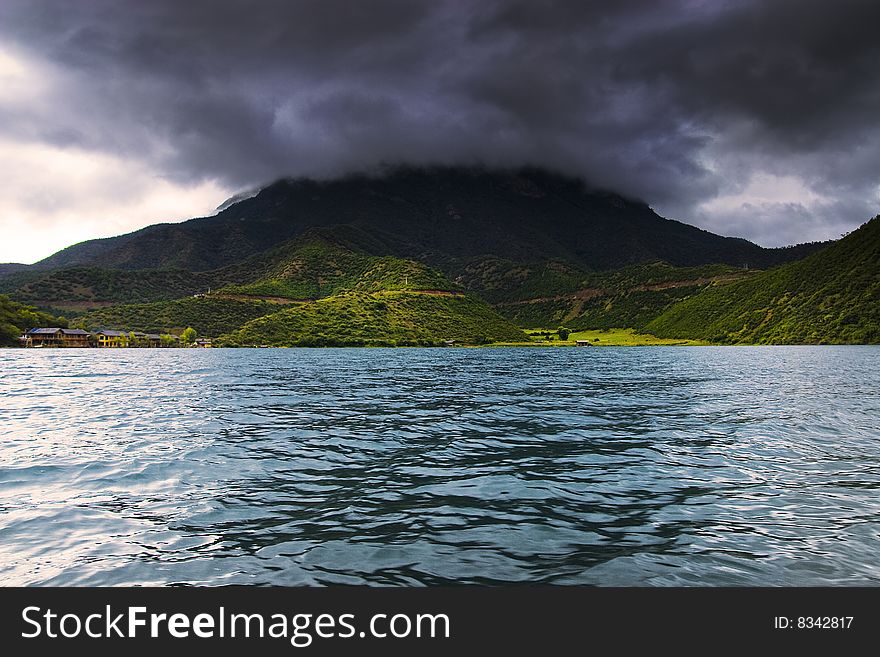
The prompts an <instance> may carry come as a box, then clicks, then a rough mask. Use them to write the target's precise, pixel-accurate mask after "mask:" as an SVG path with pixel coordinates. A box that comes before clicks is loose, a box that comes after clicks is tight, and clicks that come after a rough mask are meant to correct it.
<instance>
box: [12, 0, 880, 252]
mask: <svg viewBox="0 0 880 657" xmlns="http://www.w3.org/2000/svg"><path fill="white" fill-rule="evenodd" d="M878 26H880V3H878V2H874V1H872V0H861V1H853V0H833V1H832V0H826V1H823V2H817V1H813V0H761V1H756V2H748V1H747V0H737V1H735V2H733V1H731V2H724V1H722V0H676V1H672V0H670V1H663V0H643V1H637V0H615V1H614V2H607V1H601V2H598V1H597V2H588V1H585V0H579V1H570V2H561V1H559V2H556V1H548V0H522V1H514V0H497V1H493V0H473V1H466V0H457V1H451V0H450V1H443V0H430V1H420V0H348V1H345V2H342V1H334V0H307V1H296V0H283V1H282V0H277V1H275V0H248V1H245V0H238V1H234V2H233V1H232V0H210V1H208V0H187V1H186V2H181V1H180V0H149V1H143V2H140V1H138V2H135V1H134V0H132V1H129V2H125V1H118V0H117V1H110V0H77V1H75V2H74V1H71V0H2V1H0V179H2V181H3V187H2V194H0V262H4V261H17V262H32V261H34V260H37V259H39V258H42V257H45V256H47V255H49V254H50V253H52V252H54V251H56V250H57V249H59V248H62V247H64V246H67V245H69V244H71V243H74V242H78V241H82V240H85V239H89V238H93V237H102V236H109V235H115V234H119V233H122V232H127V231H129V230H133V229H135V228H139V227H141V226H144V225H147V224H150V223H156V222H160V221H178V220H182V219H186V218H189V217H192V216H199V215H203V214H210V213H211V211H212V210H213V208H215V207H216V206H217V205H219V204H220V203H221V202H222V201H223V200H225V199H226V198H227V197H228V196H231V195H232V194H234V193H236V192H238V191H241V190H242V189H247V188H251V187H253V186H257V185H261V184H265V183H268V182H270V181H272V180H274V179H277V178H279V177H281V176H285V175H315V176H331V175H335V174H337V173H339V172H343V171H349V170H352V169H366V168H370V167H373V166H375V165H376V164H377V163H381V162H386V163H395V162H414V163H465V164H473V163H486V164H490V165H504V166H509V165H518V164H536V165H545V166H550V167H554V168H557V169H561V170H563V171H565V172H568V173H571V174H575V175H578V176H580V177H583V178H585V179H586V180H588V181H590V182H591V183H593V184H594V185H597V186H601V187H606V188H609V189H612V190H616V191H619V192H621V193H624V194H626V195H629V196H633V197H638V198H641V199H642V200H644V201H646V202H647V203H649V204H650V205H651V206H652V207H653V208H654V209H655V210H657V211H658V212H659V213H660V214H662V215H664V216H666V217H669V218H674V219H679V220H682V221H686V222H688V223H692V224H696V225H698V226H701V227H704V228H707V229H709V230H712V231H714V232H717V233H721V234H724V235H736V236H743V237H746V238H749V239H751V240H753V241H756V242H758V243H759V244H762V245H765V246H776V245H782V244H790V243H795V242H802V241H811V240H821V239H828V238H834V237H838V236H839V235H840V233H843V232H845V231H848V230H851V229H852V228H854V227H856V226H858V225H859V224H861V223H863V222H864V221H866V220H867V219H869V218H870V217H872V216H874V215H875V214H877V213H878V212H880V31H878ZM37 231H39V233H37Z"/></svg>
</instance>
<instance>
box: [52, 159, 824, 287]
mask: <svg viewBox="0 0 880 657" xmlns="http://www.w3.org/2000/svg"><path fill="white" fill-rule="evenodd" d="M227 203H228V206H227V207H225V208H224V209H222V210H221V211H219V212H218V213H217V214H216V215H214V216H211V217H202V218H197V219H192V220H190V221H187V222H184V223H180V224H157V225H153V226H149V227H147V228H143V229H141V230H139V231H136V232H133V233H129V234H127V235H121V236H119V237H113V238H108V239H101V240H91V241H87V242H83V243H80V244H77V245H74V246H71V247H69V248H67V249H64V250H62V251H60V252H58V253H56V254H54V255H52V256H50V257H49V258H46V259H45V260H42V261H40V262H39V263H37V264H36V265H35V267H38V268H43V269H46V268H59V267H72V266H97V267H110V268H118V269H147V268H151V269H155V268H168V267H176V268H184V269H189V270H193V271H207V270H212V269H216V268H219V267H223V266H226V265H230V264H232V263H234V262H237V261H240V260H242V259H244V258H247V257H249V256H252V255H254V254H257V253H260V252H262V251H265V250H266V249H269V248H272V247H274V246H277V245H278V244H280V243H282V242H284V241H286V240H289V239H291V238H293V237H296V236H297V235H300V234H302V233H304V232H305V231H307V230H309V229H313V228H332V229H334V230H335V231H337V232H338V233H339V235H341V236H344V237H345V239H347V240H348V241H349V242H350V243H351V245H352V246H354V247H357V248H361V249H363V250H365V251H368V252H373V253H377V254H382V255H385V254H391V255H396V256H400V257H407V258H416V259H420V260H424V261H425V262H427V263H428V264H430V265H432V266H436V267H438V268H440V269H442V270H444V271H445V272H446V273H448V274H450V275H455V274H456V273H457V272H458V271H459V270H460V269H461V268H462V267H463V266H464V265H465V264H466V263H467V262H468V261H469V260H472V259H473V258H477V257H483V256H489V255H491V256H496V257H500V258H505V259H510V260H515V261H526V262H539V261H543V260H548V259H559V260H562V261H565V262H568V263H570V264H572V265H575V266H577V267H581V268H584V269H587V270H602V269H609V268H613V267H620V266H625V265H630V264H637V263H640V262H650V261H655V260H662V261H665V262H668V263H670V264H673V265H677V266H696V265H702V264H709V263H726V264H730V265H735V266H751V267H767V266H771V265H774V264H779V263H781V262H786V261H789V260H792V259H795V258H797V257H802V256H803V255H805V252H808V251H809V250H810V248H811V247H800V248H796V249H792V248H786V249H766V248H762V247H759V246H757V245H756V244H753V243H751V242H748V241H746V240H744V239H739V238H735V237H722V236H719V235H715V234H713V233H710V232H708V231H705V230H701V229H699V228H695V227H693V226H689V225H687V224H684V223H681V222H677V221H671V220H667V219H664V218H662V217H660V216H659V215H657V214H656V213H655V212H654V211H653V210H652V209H651V208H650V207H649V206H648V205H647V204H645V203H643V202H641V201H637V200H631V199H627V198H625V197H623V196H620V195H618V194H615V193H612V192H606V191H598V190H593V189H590V188H589V187H588V186H587V185H586V184H585V183H584V182H582V181H580V180H578V179H576V178H571V177H567V176H564V175H561V174H557V173H553V172H550V171H547V170H543V169H537V168H523V169H515V170H502V169H485V168H466V167H439V166H438V167H421V168H416V167H403V166H402V167H394V168H388V169H385V170H383V171H381V172H378V173H375V174H359V175H349V176H346V177H343V178H338V179H333V180H325V181H316V180H311V179H284V180H279V181H277V182H275V183H273V184H270V185H268V186H266V187H264V188H262V189H261V190H260V191H259V192H258V193H256V194H255V195H253V196H251V195H250V194H246V195H244V198H242V200H236V199H235V198H233V199H230V201H229V202H227ZM224 205H227V204H224ZM221 207H222V206H221Z"/></svg>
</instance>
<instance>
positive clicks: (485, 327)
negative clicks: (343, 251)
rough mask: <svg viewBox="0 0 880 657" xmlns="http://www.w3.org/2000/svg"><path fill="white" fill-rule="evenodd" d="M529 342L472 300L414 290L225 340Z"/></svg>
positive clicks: (279, 320)
mask: <svg viewBox="0 0 880 657" xmlns="http://www.w3.org/2000/svg"><path fill="white" fill-rule="evenodd" d="M445 340H457V341H459V342H463V343H467V344H486V343H490V342H503V341H528V337H527V336H526V335H525V334H524V333H523V332H522V331H521V330H520V329H518V328H516V327H515V326H513V325H512V324H510V323H509V322H508V321H507V320H505V319H504V318H503V317H501V316H500V315H498V314H497V313H496V312H495V311H493V310H492V308H491V307H490V306H489V305H488V304H486V303H485V302H483V301H481V300H479V299H476V298H474V297H471V296H464V295H453V294H446V295H441V294H425V293H412V292H399V291H393V292H381V293H376V294H364V293H349V294H343V295H340V296H335V297H329V298H326V299H321V300H318V301H314V302H311V303H305V304H300V305H297V306H295V307H291V308H287V309H285V310H281V311H279V312H276V313H273V314H271V315H267V316H265V317H261V318H259V319H255V320H253V321H251V322H248V323H247V324H245V325H244V326H243V327H242V328H241V329H240V330H238V331H234V332H232V333H230V334H229V335H227V336H224V337H223V338H222V339H221V340H220V344H225V345H228V346H249V345H261V344H266V345H270V346H276V347H282V346H283V347H320V346H408V345H423V346H427V345H440V344H443V342H444V341H445Z"/></svg>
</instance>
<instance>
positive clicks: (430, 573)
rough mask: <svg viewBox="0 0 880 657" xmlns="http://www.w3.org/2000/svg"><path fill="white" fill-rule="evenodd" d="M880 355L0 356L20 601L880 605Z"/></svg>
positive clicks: (708, 351)
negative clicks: (246, 590) (227, 596)
mask: <svg viewBox="0 0 880 657" xmlns="http://www.w3.org/2000/svg"><path fill="white" fill-rule="evenodd" d="M878 384H880V349H878V348H874V347H816V348H811V347H757V348H708V347H703V348H681V347H678V348H660V347H652V348H621V349H611V348H601V349H600V348H595V349H397V350H386V349H348V350H335V349H322V350H306V349H299V350H275V349H269V350H266V349H263V350H223V349H215V350H124V351H123V350H120V351H113V352H108V351H105V350H43V351H24V350H3V351H0V581H2V583H3V584H7V585H11V584H53V585H62V584H67V585H97V584H101V585H108V584H168V583H190V584H228V583H253V584H280V585H294V584H329V583H368V584H383V585H421V584H446V583H454V582H468V583H508V582H546V583H557V584H599V585H766V584H776V585H793V584H800V585H812V584H860V583H861V584H877V583H878V582H880V556H878V551H877V545H878V538H880V496H878V494H877V490H876V489H877V488H878V486H880V385H878Z"/></svg>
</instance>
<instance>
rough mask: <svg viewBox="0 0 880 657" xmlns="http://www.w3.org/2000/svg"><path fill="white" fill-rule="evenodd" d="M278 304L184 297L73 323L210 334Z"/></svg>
mask: <svg viewBox="0 0 880 657" xmlns="http://www.w3.org/2000/svg"><path fill="white" fill-rule="evenodd" d="M279 307H280V306H279V305H278V304H276V303H271V302H268V301H259V300H236V299H225V298H212V297H205V298H201V299H195V298H187V299H178V300H176V301H158V302H155V303H141V304H130V305H119V306H111V307H109V308H101V309H99V310H93V311H91V312H88V313H86V314H84V315H82V316H81V317H77V318H76V320H73V323H74V324H75V325H76V326H78V327H80V328H84V329H86V330H94V329H99V328H104V329H122V330H131V331H145V332H148V333H168V332H176V333H179V332H180V331H181V330H183V329H184V328H186V327H187V326H191V327H193V328H194V329H195V330H196V331H198V333H199V335H201V336H207V337H214V336H217V335H221V334H223V333H228V332H229V331H231V330H234V329H236V328H238V327H239V326H242V325H243V324H245V323H246V322H249V321H250V320H252V319H256V318H257V317H261V316H263V315H268V314H269V313H273V312H276V311H277V310H278V308H279Z"/></svg>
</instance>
